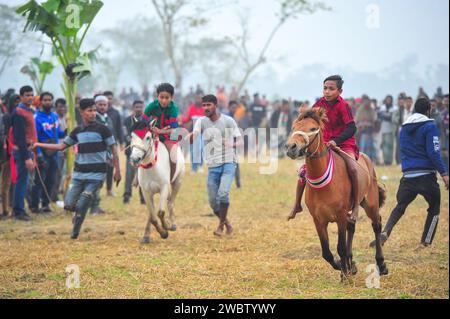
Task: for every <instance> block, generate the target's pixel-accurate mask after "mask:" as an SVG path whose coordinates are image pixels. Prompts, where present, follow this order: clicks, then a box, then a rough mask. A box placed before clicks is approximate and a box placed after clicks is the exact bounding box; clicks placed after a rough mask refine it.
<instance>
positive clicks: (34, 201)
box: [30, 92, 65, 214]
mask: <svg viewBox="0 0 450 319" xmlns="http://www.w3.org/2000/svg"><path fill="white" fill-rule="evenodd" d="M40 98H41V108H40V110H38V111H37V112H36V113H35V115H34V119H35V122H36V131H37V137H38V142H39V143H50V144H59V139H62V138H64V136H65V133H64V132H63V131H62V130H61V126H60V123H59V118H58V115H56V113H54V112H52V107H53V95H52V94H51V93H49V92H45V93H42V94H41V96H40ZM37 159H38V168H39V173H38V172H37V171H36V174H35V177H34V186H33V188H32V191H31V202H30V210H31V212H32V213H35V214H39V213H44V214H48V213H51V212H52V211H51V209H50V207H49V205H50V201H49V198H48V196H49V195H50V192H51V190H52V189H53V185H54V184H55V177H56V175H57V172H58V169H59V167H58V152H56V151H47V150H43V149H40V148H38V149H37ZM39 174H40V176H39ZM40 203H42V208H41V209H39V204H40Z"/></svg>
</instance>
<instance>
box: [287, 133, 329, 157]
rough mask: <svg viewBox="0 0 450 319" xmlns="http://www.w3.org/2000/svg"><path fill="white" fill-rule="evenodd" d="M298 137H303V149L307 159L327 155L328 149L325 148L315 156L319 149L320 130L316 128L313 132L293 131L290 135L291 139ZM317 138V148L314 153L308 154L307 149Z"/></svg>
mask: <svg viewBox="0 0 450 319" xmlns="http://www.w3.org/2000/svg"><path fill="white" fill-rule="evenodd" d="M297 135H300V136H301V137H303V138H304V139H305V142H306V146H305V147H304V149H306V157H308V158H321V157H323V156H325V155H326V154H327V153H328V148H326V149H325V150H324V151H323V152H322V153H320V154H319V155H317V152H318V151H319V147H320V137H321V135H320V128H317V130H315V131H314V132H309V133H307V132H304V131H295V132H294V133H292V137H294V136H297ZM311 136H314V138H313V139H312V140H311ZM317 138H319V142H318V143H317V148H316V150H315V151H314V152H312V153H309V152H308V148H309V147H310V146H311V145H312V144H313V143H314V142H315V141H316V140H317Z"/></svg>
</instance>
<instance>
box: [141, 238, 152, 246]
mask: <svg viewBox="0 0 450 319" xmlns="http://www.w3.org/2000/svg"><path fill="white" fill-rule="evenodd" d="M150 243H151V240H150V237H144V238H142V240H141V244H142V245H148V244H150Z"/></svg>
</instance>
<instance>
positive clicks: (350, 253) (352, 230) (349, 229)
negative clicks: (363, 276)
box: [347, 223, 358, 276]
mask: <svg viewBox="0 0 450 319" xmlns="http://www.w3.org/2000/svg"><path fill="white" fill-rule="evenodd" d="M355 230H356V224H354V223H348V226H347V257H348V263H349V265H350V266H351V271H352V275H353V276H355V275H356V274H357V273H358V268H357V267H356V263H355V262H354V261H353V237H354V236H355Z"/></svg>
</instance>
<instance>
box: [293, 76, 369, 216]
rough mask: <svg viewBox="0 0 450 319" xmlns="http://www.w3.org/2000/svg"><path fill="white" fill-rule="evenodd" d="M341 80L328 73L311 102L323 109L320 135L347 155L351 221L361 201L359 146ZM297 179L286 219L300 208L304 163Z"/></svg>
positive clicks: (327, 143) (329, 144)
mask: <svg viewBox="0 0 450 319" xmlns="http://www.w3.org/2000/svg"><path fill="white" fill-rule="evenodd" d="M343 85H344V81H343V80H342V78H341V76H339V75H334V76H330V77H328V78H327V79H326V80H325V81H324V89H323V95H324V97H323V98H321V99H320V100H319V101H318V102H317V103H316V104H315V105H314V106H313V109H314V108H322V109H323V110H324V111H325V114H326V117H327V119H328V120H327V121H326V123H325V124H324V128H323V137H324V142H325V143H326V145H327V146H328V147H330V148H332V149H334V150H336V151H343V152H345V153H346V154H348V156H342V158H343V159H344V161H345V164H346V166H347V171H348V174H349V177H350V180H351V182H352V197H353V204H352V214H351V216H350V218H349V221H350V222H352V223H355V222H356V220H357V218H358V212H359V205H360V204H361V201H362V198H361V194H360V193H361V191H360V188H361V185H360V182H359V181H358V169H357V168H358V167H357V162H356V161H355V160H358V158H359V150H358V147H357V146H356V139H355V134H356V130H357V128H356V124H355V121H354V119H353V113H352V109H351V108H350V106H349V105H348V104H347V102H345V100H344V99H343V98H342V97H341V94H342V87H343ZM295 146H296V145H295V144H291V145H290V147H291V148H295ZM299 175H300V179H299V181H298V184H297V196H296V201H295V206H294V209H293V210H292V213H291V215H290V216H289V219H288V220H292V219H294V218H295V216H296V215H297V214H298V213H301V212H302V211H303V207H302V205H301V200H302V197H303V192H304V190H305V186H306V178H305V176H306V170H305V166H303V167H302V169H300V174H299Z"/></svg>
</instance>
